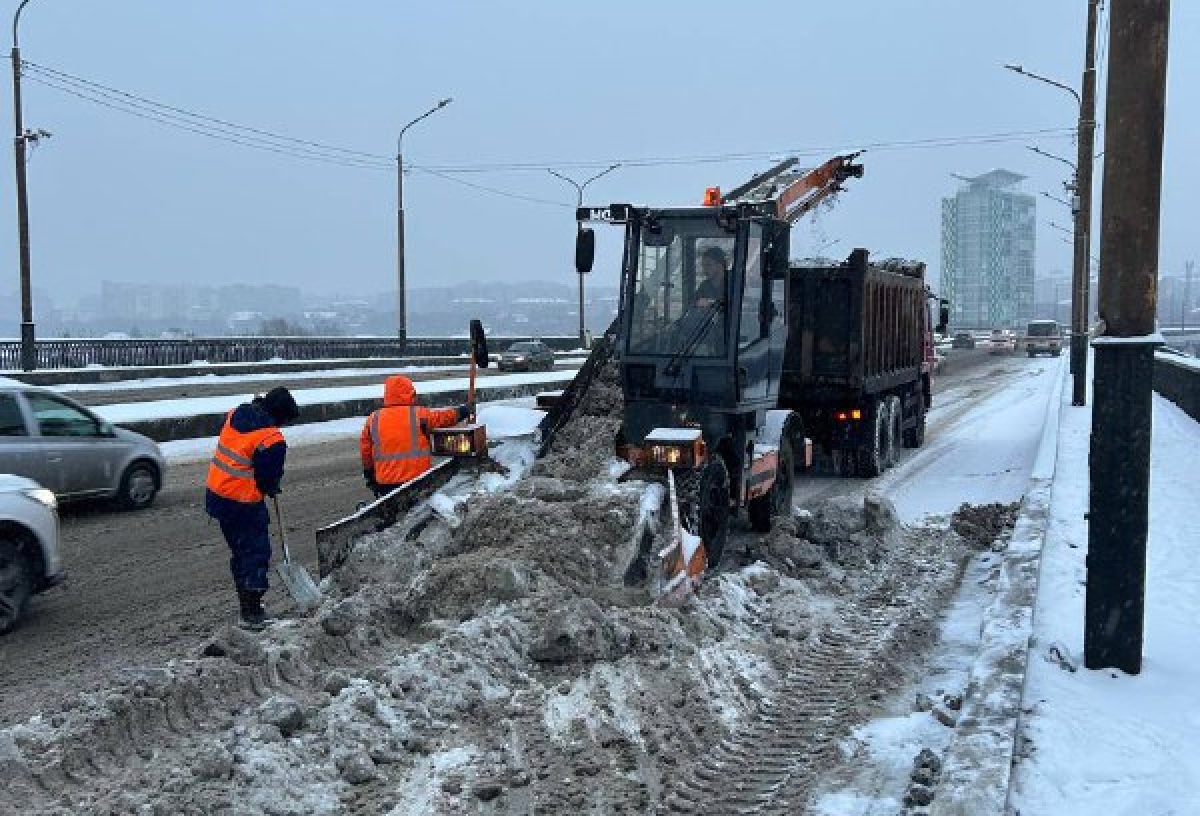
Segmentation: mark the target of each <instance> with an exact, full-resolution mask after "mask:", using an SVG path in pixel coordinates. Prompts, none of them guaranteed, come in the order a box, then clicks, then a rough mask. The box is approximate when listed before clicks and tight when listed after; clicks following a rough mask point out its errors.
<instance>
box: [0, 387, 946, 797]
mask: <svg viewBox="0 0 1200 816" xmlns="http://www.w3.org/2000/svg"><path fill="white" fill-rule="evenodd" d="M611 397H612V394H611V391H605V390H604V388H603V387H602V388H600V389H597V390H595V391H593V392H592V393H591V394H589V398H588V400H587V401H586V405H585V407H584V409H583V411H582V413H581V415H580V416H579V417H578V418H577V419H576V420H575V421H574V422H573V423H572V424H571V425H569V426H568V427H567V428H566V429H565V431H564V433H563V434H561V435H560V436H559V437H558V439H557V441H556V444H555V447H554V449H553V450H552V452H551V454H550V455H549V456H548V457H547V459H545V460H543V461H542V462H539V463H538V464H537V465H536V466H535V467H533V468H532V469H531V473H530V475H529V476H528V477H526V478H523V479H521V480H519V481H517V482H516V483H515V484H513V485H511V486H508V485H501V486H500V487H502V488H503V489H499V488H498V492H491V493H489V492H486V490H484V491H481V492H476V493H472V494H471V495H466V494H465V492H464V491H465V489H464V487H463V486H462V485H460V484H456V483H452V484H451V485H448V486H447V488H446V490H445V491H444V493H443V500H442V502H441V504H440V505H439V504H438V502H434V505H437V506H438V507H441V510H439V511H436V512H435V511H434V510H433V509H429V508H427V509H425V510H424V511H414V512H413V513H410V514H409V516H408V517H406V518H405V519H403V520H401V522H400V523H398V524H397V525H396V526H394V527H392V528H389V529H388V530H386V531H383V532H381V533H377V534H374V535H372V536H368V537H365V538H363V539H361V540H360V541H359V542H358V544H357V546H356V547H355V549H354V550H353V552H352V553H351V555H350V557H349V559H348V561H347V563H346V565H345V566H344V567H343V568H341V569H339V570H338V571H337V572H336V573H335V574H334V575H332V576H330V578H328V579H327V580H326V581H325V582H324V585H323V589H324V591H325V593H326V598H327V599H326V601H325V602H324V604H323V605H322V607H321V608H320V609H319V610H318V612H317V613H316V614H315V615H314V616H313V617H312V618H310V619H305V620H289V621H284V622H281V623H279V624H276V625H274V626H272V627H270V628H268V630H267V631H266V632H263V633H261V634H249V633H247V632H243V631H241V630H239V629H234V628H229V629H226V630H223V631H221V632H219V633H217V634H216V636H215V637H214V638H213V639H212V641H211V642H210V643H209V644H208V646H207V647H206V648H205V650H204V653H203V655H201V656H198V657H197V658H195V659H190V660H181V661H176V662H173V663H171V664H169V665H168V666H167V667H165V668H163V669H159V670H145V671H135V672H131V674H130V676H129V677H126V678H124V679H122V680H121V681H120V682H118V683H116V684H115V685H114V687H113V688H112V689H110V690H109V691H108V692H106V693H103V694H96V695H86V696H81V697H80V698H79V699H78V700H77V701H76V704H75V705H74V706H73V707H72V708H69V709H65V710H63V711H61V712H58V713H55V714H53V715H50V716H46V717H38V718H35V719H33V720H31V721H30V722H29V723H28V724H26V725H23V726H18V727H16V728H12V729H8V730H7V731H4V732H0V768H3V769H4V772H5V773H4V777H3V779H4V781H3V782H2V783H0V801H18V802H22V803H23V805H24V806H23V808H22V811H21V812H22V813H30V814H68V813H70V814H76V813H96V814H110V813H111V814H117V813H120V814H125V813H138V814H142V813H145V814H193V813H194V814H209V813H223V812H228V813H247V814H258V813H262V814H279V815H280V816H282V815H283V814H334V813H347V812H349V813H388V814H393V815H394V816H403V815H404V814H427V813H464V812H479V811H481V810H484V811H485V812H488V813H496V814H529V813H547V814H551V813H576V812H579V811H587V812H600V813H618V812H630V813H645V812H648V811H651V810H653V809H654V808H655V807H659V806H666V807H668V809H671V808H673V807H674V805H672V804H671V803H672V802H675V801H676V800H677V799H678V798H679V797H681V796H686V795H688V792H689V791H693V792H695V791H703V790H704V785H705V784H707V783H706V782H705V781H704V780H706V779H710V778H714V777H713V768H719V767H720V765H719V762H721V761H723V760H721V759H720V758H721V757H722V756H724V755H725V754H723V753H722V751H725V752H726V753H728V754H729V755H731V756H737V755H740V753H741V752H742V751H744V750H746V749H747V747H748V746H749V747H753V748H754V750H766V749H767V748H769V747H771V745H772V743H771V742H770V741H769V740H764V739H759V738H758V737H757V736H756V735H757V733H758V732H757V731H755V730H754V729H755V728H762V727H764V726H763V722H764V720H763V717H764V712H769V711H771V710H773V709H774V710H779V711H785V712H791V716H793V717H795V718H797V720H796V727H795V728H794V729H789V730H788V731H787V734H789V735H790V737H788V738H791V739H795V740H797V741H798V743H797V750H798V749H799V748H802V747H806V746H810V745H819V744H824V743H829V742H830V741H831V740H835V739H837V738H838V735H839V734H841V733H843V732H844V731H848V729H849V728H850V727H851V725H852V724H853V723H854V722H855V721H856V718H857V713H856V712H857V705H858V700H857V697H856V694H857V692H856V691H855V690H856V689H858V688H862V687H869V688H872V689H879V688H885V687H887V686H888V685H889V684H892V683H894V682H896V681H898V680H899V679H900V678H902V676H903V670H902V667H903V666H904V665H906V664H907V663H908V662H909V661H911V660H912V659H913V656H914V655H915V654H917V653H919V652H920V650H921V649H923V648H925V647H926V645H927V644H928V643H929V641H930V638H929V636H928V635H929V627H930V621H931V620H932V619H933V618H934V617H935V616H936V614H937V610H938V608H939V606H940V599H942V598H944V597H945V595H946V594H947V593H948V592H949V591H950V589H952V587H953V585H954V584H955V582H956V581H957V577H958V574H959V569H960V567H961V560H962V558H963V555H964V553H965V548H964V547H963V546H962V544H961V542H960V541H959V539H958V537H957V536H955V535H953V534H951V533H948V532H947V531H945V530H941V531H938V533H937V534H936V535H931V534H925V533H923V532H921V531H916V532H914V531H907V530H904V529H902V528H901V527H900V526H899V525H898V523H897V521H896V517H895V511H894V509H893V508H891V507H890V505H888V504H887V502H885V501H882V500H879V499H875V498H870V499H868V500H867V501H866V502H863V503H857V504H856V503H848V502H845V501H835V502H830V503H827V504H823V505H820V506H817V507H815V508H813V511H812V512H811V513H798V514H797V515H796V517H794V518H790V519H783V520H781V523H780V524H779V526H778V528H777V530H776V531H775V532H773V533H772V534H770V535H768V536H765V537H757V536H753V535H751V534H750V533H748V532H747V531H745V529H744V528H738V531H737V532H736V533H735V542H731V543H736V544H737V545H738V546H740V547H741V549H742V550H743V551H744V552H745V553H746V555H748V556H749V558H750V560H752V561H753V563H751V564H750V565H749V566H747V567H746V568H744V569H742V570H740V571H736V572H732V573H729V572H727V573H723V574H720V575H718V576H716V577H714V578H710V579H709V580H707V581H706V582H705V583H704V584H703V585H702V586H701V587H700V591H699V594H698V596H697V597H696V599H695V600H694V601H693V602H692V603H690V604H689V605H688V606H686V607H684V608H683V609H680V610H668V609H663V608H659V607H657V606H655V605H653V604H651V603H650V602H649V601H650V598H649V595H648V593H647V589H646V585H647V582H646V580H645V578H646V576H645V570H646V564H645V554H646V551H647V546H648V544H650V543H651V542H650V540H649V538H648V537H649V536H650V535H652V534H653V533H654V528H655V524H656V514H655V512H653V511H654V510H655V509H656V505H657V504H658V503H659V502H660V501H661V497H662V495H663V491H662V489H661V487H660V486H657V485H646V484H645V483H641V482H628V483H616V482H614V480H613V478H612V475H611V474H612V472H613V468H612V461H611V460H612V453H611V452H612V447H611V446H612V441H613V433H614V432H615V428H614V423H615V422H616V420H615V419H614V418H613V416H612V414H613V412H614V411H617V410H619V403H614V402H613V401H612V399H611ZM516 447H520V446H519V445H518V446H516ZM526 448H527V446H526ZM447 503H449V504H447ZM442 505H446V506H444V507H443V506H442ZM880 621H884V622H885V625H882V626H881V627H878V629H879V631H878V632H875V629H874V628H873V627H875V625H876V624H877V623H879V622H880ZM818 677H819V678H821V682H822V683H825V681H826V680H828V683H827V684H826V686H824V687H823V689H822V688H816V687H815V686H814V682H815V681H814V679H813V678H818ZM877 694H878V692H876V691H873V692H872V698H873V699H877V697H876V695H877ZM847 695H851V696H849V697H848V696H847ZM827 698H828V699H839V698H840V699H841V700H842V701H843V702H842V703H839V704H838V705H835V706H834V707H833V709H832V711H833V712H834V713H833V714H830V713H829V712H828V711H825V710H821V711H817V710H815V709H814V711H813V713H812V714H811V716H810V715H807V714H806V713H805V712H806V711H807V710H808V709H807V706H810V705H812V704H813V703H812V700H814V699H815V700H818V701H819V700H822V699H827ZM805 717H809V719H805ZM772 727H773V726H772ZM805 728H807V729H810V731H807V732H806V731H805V730H804V729H805ZM772 733H774V732H772ZM747 735H749V736H750V737H752V739H750V741H749V742H748V743H747V742H746V740H747V739H748V737H747ZM830 753H831V754H832V753H833V752H830ZM710 762H715V763H718V764H717V765H711V764H709V763H710ZM763 767H771V768H775V767H784V766H778V765H777V764H774V765H766V764H765V765H764V766H763ZM814 767H815V766H814ZM736 770H737V771H738V772H741V771H743V770H744V768H741V767H739V768H737V769H736ZM722 773H723V772H722ZM814 773H815V772H814V771H806V772H805V773H802V774H798V775H794V774H791V773H790V772H789V774H788V777H787V778H788V779H791V778H792V777H793V776H795V780H793V781H789V782H788V785H791V786H792V788H790V790H791V792H792V794H791V795H795V796H798V797H800V798H801V799H802V798H803V797H804V796H806V795H807V794H806V793H805V791H806V789H805V788H803V787H800V788H796V787H795V785H798V784H799V785H804V784H810V783H811V782H812V781H813V779H814V778H815V777H814ZM720 775H721V774H718V775H717V776H718V777H719V776H720ZM796 780H798V781H796ZM783 789H784V788H783V787H781V788H780V790H783ZM704 795H705V796H707V795H708V794H704ZM798 801H799V800H798Z"/></svg>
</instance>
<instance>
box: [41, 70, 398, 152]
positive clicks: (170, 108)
mask: <svg viewBox="0 0 1200 816" xmlns="http://www.w3.org/2000/svg"><path fill="white" fill-rule="evenodd" d="M21 64H22V65H23V66H24V67H25V68H28V69H30V70H32V71H34V72H36V73H39V74H43V75H49V76H50V77H52V78H54V79H57V80H59V81H60V82H64V83H66V84H70V85H75V86H82V87H84V88H88V89H90V90H92V91H93V92H94V93H97V94H99V95H103V96H117V97H120V98H122V99H124V100H127V101H128V102H129V103H130V104H131V105H133V106H134V107H151V108H156V109H159V110H162V111H167V112H169V113H171V114H176V115H178V116H180V117H184V118H186V119H194V120H197V121H201V122H206V123H210V124H212V125H217V126H220V127H222V128H228V129H231V130H237V131H243V132H246V133H251V134H254V135H255V136H261V137H265V138H266V139H268V140H275V141H280V142H289V143H292V144H296V145H300V146H303V147H310V148H316V149H318V150H322V151H328V152H331V153H340V154H343V155H346V156H354V157H358V158H365V159H376V160H382V161H391V160H392V159H393V158H394V157H393V156H385V155H382V154H379V153H367V152H365V151H362V150H353V149H350V148H346V147H340V146H338V145H330V144H324V143H322V142H314V141H311V140H309V139H298V138H296V137H294V136H285V135H283V134H280V133H273V132H272V131H269V130H263V129H261V128H255V127H250V126H249V125H241V124H238V123H236V122H230V121H228V120H225V119H219V118H217V117H215V116H208V115H206V114H202V113H196V112H195V111H190V110H187V109H185V108H180V107H176V106H174V105H169V104H167V103H165V102H158V101H156V100H153V99H149V98H147V97H144V96H139V95H137V94H134V93H130V92H129V91H123V90H121V89H120V88H113V87H111V86H109V85H103V84H101V83H99V82H95V81H93V80H90V79H85V78H83V77H80V76H76V75H74V74H70V73H67V72H66V71H61V70H59V69H57V68H50V67H48V66H45V65H40V64H39V63H36V62H31V61H29V60H22V61H21Z"/></svg>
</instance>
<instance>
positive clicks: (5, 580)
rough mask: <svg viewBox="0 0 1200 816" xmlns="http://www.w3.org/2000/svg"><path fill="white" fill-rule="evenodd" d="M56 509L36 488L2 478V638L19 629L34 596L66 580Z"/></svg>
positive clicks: (17, 478)
mask: <svg viewBox="0 0 1200 816" xmlns="http://www.w3.org/2000/svg"><path fill="white" fill-rule="evenodd" d="M57 508H58V502H57V501H56V500H55V498H54V494H53V493H51V492H50V491H49V490H46V489H45V488H44V487H40V486H39V485H38V484H37V483H36V482H33V481H31V480H29V479H26V478H23V477H21V476H13V475H11V474H8V473H0V635H2V634H4V633H6V632H8V631H10V630H12V629H13V627H15V626H16V625H17V623H18V621H20V620H21V616H22V615H23V614H24V612H25V607H26V606H27V605H28V603H29V599H30V597H31V596H32V595H34V594H36V593H38V592H42V591H43V590H46V589H49V588H50V587H52V586H55V585H56V584H60V583H62V580H63V578H65V577H66V571H65V570H64V569H63V564H62V558H61V557H59V554H58V509H57Z"/></svg>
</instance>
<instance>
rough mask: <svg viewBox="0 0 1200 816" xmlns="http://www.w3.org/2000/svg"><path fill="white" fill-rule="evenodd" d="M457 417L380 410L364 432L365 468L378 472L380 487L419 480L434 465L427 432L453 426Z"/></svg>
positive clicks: (412, 409)
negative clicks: (431, 429) (429, 429)
mask: <svg viewBox="0 0 1200 816" xmlns="http://www.w3.org/2000/svg"><path fill="white" fill-rule="evenodd" d="M457 416H458V412H457V411H455V410H454V409H453V408H440V409H439V408H435V409H430V408H425V407H422V406H419V405H390V406H387V407H385V408H380V409H379V410H378V411H375V412H374V413H372V414H371V416H370V417H368V419H367V424H366V427H365V428H364V429H363V435H362V436H363V438H362V451H361V452H362V459H363V466H364V467H366V468H374V469H375V481H377V482H378V483H379V484H384V485H398V484H403V483H404V482H407V481H409V480H411V479H415V478H417V477H418V476H420V475H421V474H422V473H424V472H425V471H427V470H429V468H430V467H431V466H432V465H433V459H432V457H431V455H430V446H429V434H428V428H429V427H434V428H442V427H445V426H447V425H453V424H454V422H455V420H456V418H457Z"/></svg>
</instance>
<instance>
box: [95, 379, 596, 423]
mask: <svg viewBox="0 0 1200 816" xmlns="http://www.w3.org/2000/svg"><path fill="white" fill-rule="evenodd" d="M574 377H575V370H573V369H571V370H566V371H549V372H538V373H530V374H499V375H497V376H495V377H488V378H487V380H486V381H485V382H482V384H481V387H486V388H505V387H510V386H515V385H529V384H531V383H547V384H550V383H565V382H568V381H570V380H571V379H573V378H574ZM467 384H468V380H467V378H466V377H456V378H453V379H447V380H436V381H425V382H421V383H419V384H418V386H417V392H418V393H419V394H440V393H444V392H446V391H465V390H467ZM382 395H383V386H382V384H380V385H357V386H344V387H341V388H307V389H292V396H294V397H295V398H296V402H297V403H298V404H300V405H302V406H303V405H325V404H328V403H331V402H345V401H348V400H360V399H372V398H379V397H381V396H382ZM253 396H254V394H253V393H249V392H248V393H246V394H242V395H231V396H223V397H193V398H190V399H173V400H152V401H149V402H130V403H124V404H119V405H99V406H96V407H94V408H92V409H91V410H92V411H93V412H94V413H95V414H97V415H99V416H101V417H103V418H104V419H106V420H108V421H109V422H111V423H113V424H114V425H120V424H122V423H127V422H144V421H146V420H150V419H168V418H172V417H190V416H196V415H199V414H218V413H221V412H223V411H228V410H229V409H230V408H233V407H235V406H236V405H238V404H239V403H241V402H245V401H247V400H249V399H251V398H252V397H253Z"/></svg>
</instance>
